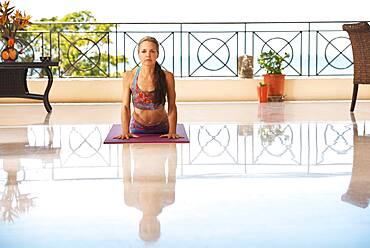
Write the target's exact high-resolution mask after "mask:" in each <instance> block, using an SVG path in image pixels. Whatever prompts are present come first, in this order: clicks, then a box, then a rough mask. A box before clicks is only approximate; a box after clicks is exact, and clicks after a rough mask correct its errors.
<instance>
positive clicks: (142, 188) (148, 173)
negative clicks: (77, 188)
mask: <svg viewBox="0 0 370 248" xmlns="http://www.w3.org/2000/svg"><path fill="white" fill-rule="evenodd" d="M132 162H133V164H132ZM166 162H167V163H166ZM176 163H177V151H176V145H175V144H155V145H150V144H145V145H141V144H131V145H124V146H123V171H124V176H123V178H124V192H125V203H126V204H127V205H128V206H132V207H135V208H137V209H139V210H140V211H142V212H143V217H142V219H141V221H140V228H139V234H140V238H141V239H142V240H145V241H155V240H157V239H158V238H159V237H160V223H159V221H158V219H157V216H158V215H159V214H160V213H161V212H162V209H163V208H164V207H166V206H168V205H171V204H173V203H174V202H175V183H176ZM166 164H167V165H168V167H167V169H166ZM166 171H167V174H166Z"/></svg>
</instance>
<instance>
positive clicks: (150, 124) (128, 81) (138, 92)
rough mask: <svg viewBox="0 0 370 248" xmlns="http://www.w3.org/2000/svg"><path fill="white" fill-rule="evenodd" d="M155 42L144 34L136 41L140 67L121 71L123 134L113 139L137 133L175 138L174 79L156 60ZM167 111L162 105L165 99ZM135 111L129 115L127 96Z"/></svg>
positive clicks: (129, 136) (156, 43)
mask: <svg viewBox="0 0 370 248" xmlns="http://www.w3.org/2000/svg"><path fill="white" fill-rule="evenodd" d="M158 51H159V44H158V41H157V40H156V39H155V38H153V37H148V36H147V37H144V38H142V39H141V40H140V42H139V44H138V53H139V58H140V62H141V66H139V67H136V68H135V69H133V70H132V71H128V72H125V73H124V74H123V92H122V113H121V119H122V133H121V134H120V135H118V136H116V137H115V138H118V139H130V138H135V137H138V136H137V135H136V134H161V136H160V137H164V138H169V139H177V138H180V136H179V135H178V134H176V125H177V107H176V92H175V79H174V76H173V74H172V73H171V72H168V71H163V70H162V69H161V66H160V65H159V64H158V62H157V58H158ZM166 96H167V105H168V113H167V112H166V110H165V108H164V105H165V102H166ZM131 97H132V103H133V106H134V111H133V112H132V114H131V110H130V100H131V99H130V98H131Z"/></svg>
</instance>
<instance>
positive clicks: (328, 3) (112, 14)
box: [0, 0, 370, 22]
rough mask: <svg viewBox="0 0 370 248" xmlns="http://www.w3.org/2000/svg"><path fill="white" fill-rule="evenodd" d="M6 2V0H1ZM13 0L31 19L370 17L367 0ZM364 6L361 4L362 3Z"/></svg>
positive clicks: (154, 20)
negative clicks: (78, 14)
mask: <svg viewBox="0 0 370 248" xmlns="http://www.w3.org/2000/svg"><path fill="white" fill-rule="evenodd" d="M0 1H1V2H4V0H0ZM182 2H183V4H182V3H181V1H176V0H140V1H134V0H131V1H127V0H11V5H12V6H16V9H20V10H21V11H26V13H27V14H29V15H31V16H32V19H31V21H35V20H38V19H40V18H42V17H53V16H59V17H61V16H63V15H65V14H67V13H71V12H75V11H81V10H90V11H92V12H93V15H94V16H95V17H96V18H97V21H99V22H213V21H218V22H230V21H231V22H233V21H235V22H254V21H267V22H268V21H334V20H344V21H347V20H369V19H370V14H369V11H368V8H367V7H363V8H361V6H364V5H365V3H366V2H367V0H352V1H350V2H349V1H344V0H310V1H299V0H280V1H279V0H263V1H260V0H255V1H249V0H226V1H217V0H213V1H212V0H184V1H182ZM359 6H360V7H359Z"/></svg>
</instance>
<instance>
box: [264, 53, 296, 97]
mask: <svg viewBox="0 0 370 248" xmlns="http://www.w3.org/2000/svg"><path fill="white" fill-rule="evenodd" d="M289 56H290V55H289V54H288V53H285V54H284V56H281V55H280V54H279V53H277V52H275V51H273V50H270V51H269V52H263V53H261V54H260V56H259V58H258V64H259V65H260V66H261V68H263V69H265V70H266V74H264V75H263V78H264V82H265V83H267V84H268V85H269V99H270V100H275V99H277V100H279V101H281V100H283V98H284V81H285V75H284V74H282V70H283V62H284V61H285V59H286V58H288V57H289Z"/></svg>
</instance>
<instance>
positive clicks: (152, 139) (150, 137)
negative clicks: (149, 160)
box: [104, 124, 189, 144]
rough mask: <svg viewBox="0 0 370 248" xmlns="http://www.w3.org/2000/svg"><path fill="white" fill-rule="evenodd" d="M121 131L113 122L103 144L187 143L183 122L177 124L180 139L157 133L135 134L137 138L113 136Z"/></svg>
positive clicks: (118, 125)
mask: <svg viewBox="0 0 370 248" xmlns="http://www.w3.org/2000/svg"><path fill="white" fill-rule="evenodd" d="M120 133H121V125H120V124H114V125H113V126H112V128H111V129H110V131H109V133H108V135H107V138H105V141H104V144H125V143H189V138H188V136H187V135H186V131H185V128H184V125H183V124H177V127H176V133H177V134H179V135H180V136H182V137H183V138H180V139H168V138H160V137H159V136H160V135H159V134H137V136H139V137H137V138H131V139H128V140H127V139H125V140H121V139H114V138H113V137H115V136H117V135H119V134H120Z"/></svg>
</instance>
